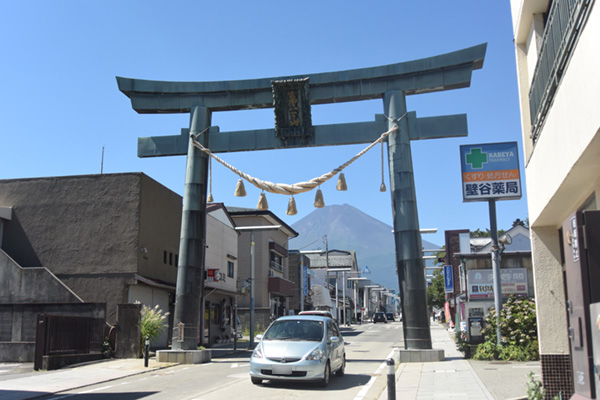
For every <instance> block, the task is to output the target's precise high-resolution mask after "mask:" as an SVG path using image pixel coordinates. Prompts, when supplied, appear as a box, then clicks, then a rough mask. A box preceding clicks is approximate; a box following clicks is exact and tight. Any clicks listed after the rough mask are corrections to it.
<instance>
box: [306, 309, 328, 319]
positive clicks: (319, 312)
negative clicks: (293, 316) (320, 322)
mask: <svg viewBox="0 0 600 400" xmlns="http://www.w3.org/2000/svg"><path fill="white" fill-rule="evenodd" d="M298 315H318V316H321V317H329V318H331V319H333V315H332V314H331V313H330V312H329V311H325V310H308V311H300V312H299V313H298Z"/></svg>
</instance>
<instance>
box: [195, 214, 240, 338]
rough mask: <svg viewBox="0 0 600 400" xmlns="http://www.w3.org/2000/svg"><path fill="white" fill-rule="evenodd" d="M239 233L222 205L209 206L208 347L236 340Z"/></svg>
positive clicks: (205, 321) (205, 304) (206, 259)
mask: <svg viewBox="0 0 600 400" xmlns="http://www.w3.org/2000/svg"><path fill="white" fill-rule="evenodd" d="M238 236H239V234H238V232H237V231H236V230H235V223H234V222H233V219H232V218H231V216H230V215H229V213H228V212H227V209H226V208H225V206H224V205H223V204H222V203H212V204H208V205H207V206H206V246H207V248H206V258H205V260H204V268H205V270H206V279H205V280H204V305H203V312H204V340H203V343H205V344H206V345H208V346H212V345H214V344H219V343H227V342H231V341H233V338H234V335H235V332H234V330H235V329H236V326H235V318H236V315H235V308H236V306H237V304H236V298H237V295H238V292H237V282H238V263H239V259H238Z"/></svg>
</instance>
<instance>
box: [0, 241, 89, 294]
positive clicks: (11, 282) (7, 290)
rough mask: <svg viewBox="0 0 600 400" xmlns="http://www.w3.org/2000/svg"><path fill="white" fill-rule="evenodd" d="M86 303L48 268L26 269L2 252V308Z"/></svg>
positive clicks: (0, 288) (0, 277)
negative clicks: (8, 304)
mask: <svg viewBox="0 0 600 400" xmlns="http://www.w3.org/2000/svg"><path fill="white" fill-rule="evenodd" d="M82 302H83V301H82V300H81V298H80V297H78V296H77V295H76V294H75V293H73V291H72V290H70V289H69V288H68V287H67V286H66V285H65V284H64V283H63V282H61V281H60V280H59V279H58V278H57V277H56V276H54V275H53V274H52V273H51V272H50V271H48V269H47V268H42V267H40V268H22V267H21V266H19V265H18V264H17V263H16V262H15V261H14V260H13V259H12V258H10V257H9V256H8V255H7V254H6V253H5V252H4V251H3V250H1V249H0V304H7V303H82Z"/></svg>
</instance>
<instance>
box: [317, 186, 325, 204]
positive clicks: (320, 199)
mask: <svg viewBox="0 0 600 400" xmlns="http://www.w3.org/2000/svg"><path fill="white" fill-rule="evenodd" d="M314 206H315V207H317V208H323V207H325V200H324V199H323V192H321V189H317V194H315V203H314Z"/></svg>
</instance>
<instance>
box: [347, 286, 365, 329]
mask: <svg viewBox="0 0 600 400" xmlns="http://www.w3.org/2000/svg"><path fill="white" fill-rule="evenodd" d="M348 280H349V281H354V318H355V319H356V322H358V313H357V312H356V302H357V301H356V300H357V299H356V292H357V290H356V281H366V280H367V278H366V277H364V276H357V277H354V276H351V277H350V278H348Z"/></svg>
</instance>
